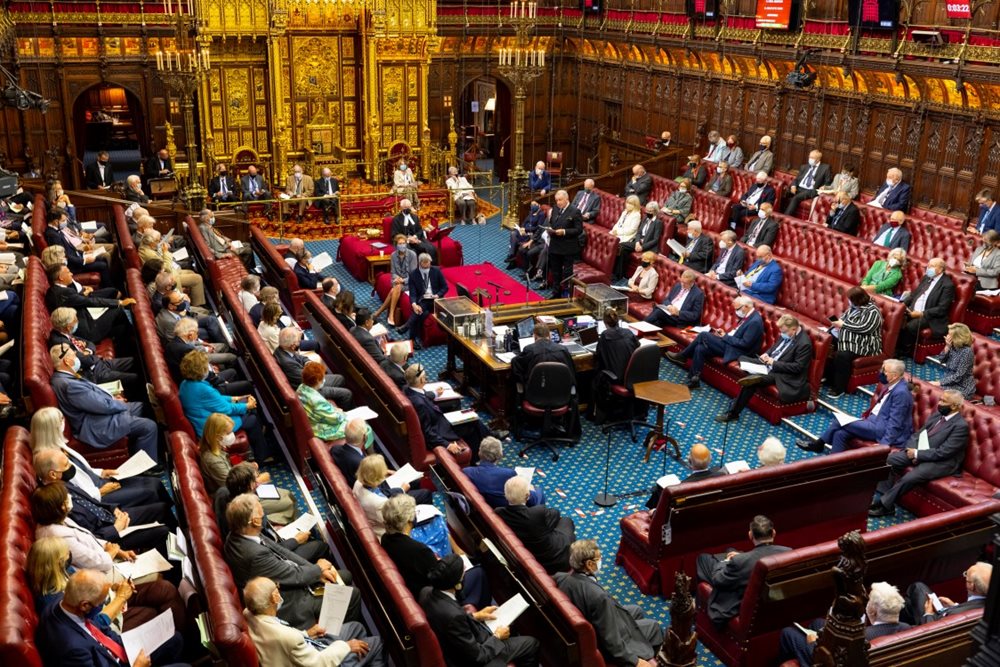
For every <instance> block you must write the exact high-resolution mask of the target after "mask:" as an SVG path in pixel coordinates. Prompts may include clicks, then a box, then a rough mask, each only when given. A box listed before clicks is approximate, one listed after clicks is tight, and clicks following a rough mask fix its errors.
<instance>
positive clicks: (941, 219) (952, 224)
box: [910, 208, 966, 231]
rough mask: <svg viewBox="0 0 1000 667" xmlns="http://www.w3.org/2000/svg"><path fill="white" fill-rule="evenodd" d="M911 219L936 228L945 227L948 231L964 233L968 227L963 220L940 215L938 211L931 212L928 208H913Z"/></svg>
mask: <svg viewBox="0 0 1000 667" xmlns="http://www.w3.org/2000/svg"><path fill="white" fill-rule="evenodd" d="M910 217H911V218H913V219H914V220H919V221H921V222H929V223H931V224H932V225H934V226H935V227H945V228H948V229H957V230H959V231H964V230H965V226H966V225H965V220H963V219H962V218H956V217H954V216H951V215H946V214H944V213H938V212H937V211H931V210H929V209H926V208H911V209H910Z"/></svg>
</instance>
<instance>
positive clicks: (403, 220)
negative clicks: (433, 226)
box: [389, 199, 437, 264]
mask: <svg viewBox="0 0 1000 667" xmlns="http://www.w3.org/2000/svg"><path fill="white" fill-rule="evenodd" d="M399 234H402V235H403V236H405V237H406V245H407V246H408V247H409V248H410V250H412V251H413V252H415V253H417V255H418V256H419V255H421V254H424V253H426V254H428V255H430V258H431V263H432V264H434V263H436V262H437V248H435V247H434V245H433V244H432V243H430V242H429V241H428V240H427V234H426V233H425V232H424V228H423V227H421V226H420V218H418V217H417V214H416V213H415V212H414V211H413V203H412V202H411V201H410V200H409V199H400V200H399V213H397V214H396V215H395V216H394V217H393V219H392V227H391V229H390V231H389V238H390V239H394V238H396V236H398V235H399Z"/></svg>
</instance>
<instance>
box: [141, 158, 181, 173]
mask: <svg viewBox="0 0 1000 667" xmlns="http://www.w3.org/2000/svg"><path fill="white" fill-rule="evenodd" d="M161 169H168V170H170V174H165V175H163V176H161V175H160V170H161ZM173 172H174V161H173V160H171V159H170V158H167V159H166V160H163V161H162V164H161V161H160V156H159V155H153V156H151V157H150V158H149V159H148V160H146V169H145V171H144V172H143V173H144V174H145V176H146V178H147V179H150V178H166V177H168V176H170V175H172V174H173Z"/></svg>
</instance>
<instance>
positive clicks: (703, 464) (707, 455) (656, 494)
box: [646, 443, 726, 510]
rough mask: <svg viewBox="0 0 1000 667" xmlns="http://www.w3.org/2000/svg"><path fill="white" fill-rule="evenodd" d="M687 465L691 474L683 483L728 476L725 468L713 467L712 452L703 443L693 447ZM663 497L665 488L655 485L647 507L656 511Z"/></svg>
mask: <svg viewBox="0 0 1000 667" xmlns="http://www.w3.org/2000/svg"><path fill="white" fill-rule="evenodd" d="M687 463H688V468H690V469H691V474H689V475H688V476H687V477H685V478H684V479H682V480H681V481H682V482H700V481H701V480H703V479H709V478H711V477H721V476H722V475H725V474H726V469H725V468H722V467H721V466H713V465H712V450H710V449H709V448H708V447H706V446H705V445H703V444H701V443H698V444H696V445H691V451H689V452H688V460H687ZM661 495H663V487H661V486H660V485H659V484H654V485H653V492H652V493H651V494H650V496H649V500H647V501H646V507H647V508H648V509H651V510H655V509H656V506H657V505H659V504H660V496H661Z"/></svg>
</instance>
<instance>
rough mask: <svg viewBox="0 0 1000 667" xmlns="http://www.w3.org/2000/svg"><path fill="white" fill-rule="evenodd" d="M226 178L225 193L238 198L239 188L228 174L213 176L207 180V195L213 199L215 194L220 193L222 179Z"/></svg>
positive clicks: (232, 197)
mask: <svg viewBox="0 0 1000 667" xmlns="http://www.w3.org/2000/svg"><path fill="white" fill-rule="evenodd" d="M223 178H225V179H226V195H227V196H229V197H230V198H231V199H239V198H240V188H239V187H238V186H237V185H236V181H234V180H233V179H232V177H231V176H230V175H229V174H226V175H225V176H224V177H222V176H215V177H214V178H213V179H212V180H211V181H209V182H208V196H209V197H211V198H212V199H215V198H216V196H217V195H220V194H222V179H223Z"/></svg>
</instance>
